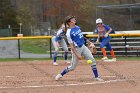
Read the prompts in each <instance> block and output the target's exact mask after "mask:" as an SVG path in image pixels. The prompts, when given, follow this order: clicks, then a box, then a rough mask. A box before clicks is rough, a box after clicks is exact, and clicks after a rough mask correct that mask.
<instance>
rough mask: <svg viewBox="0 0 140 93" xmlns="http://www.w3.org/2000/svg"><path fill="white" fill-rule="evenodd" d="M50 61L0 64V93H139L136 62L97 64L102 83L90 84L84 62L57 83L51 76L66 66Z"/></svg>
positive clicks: (139, 73)
mask: <svg viewBox="0 0 140 93" xmlns="http://www.w3.org/2000/svg"><path fill="white" fill-rule="evenodd" d="M58 63H59V66H53V65H52V61H50V60H47V61H39V60H36V61H17V62H0V93H140V92H139V91H140V61H117V62H102V61H98V62H97V63H98V64H97V67H98V71H99V75H100V77H101V78H103V79H104V81H103V82H97V81H94V78H93V75H92V70H91V67H90V65H89V64H87V63H86V61H85V60H83V61H81V62H79V64H78V66H77V68H76V69H75V70H74V71H71V72H69V73H68V74H66V75H65V76H64V77H63V78H62V79H61V80H60V81H55V79H54V78H55V76H56V75H57V74H58V73H59V72H60V71H61V70H63V69H64V68H65V67H67V66H68V64H66V63H64V61H63V60H60V61H59V62H58Z"/></svg>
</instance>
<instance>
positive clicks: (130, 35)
mask: <svg viewBox="0 0 140 93" xmlns="http://www.w3.org/2000/svg"><path fill="white" fill-rule="evenodd" d="M109 35H110V36H111V37H120V36H128V37H133V36H136V37H139V36H140V34H109ZM97 36H98V35H97V34H88V35H86V37H89V38H90V37H97ZM45 38H46V39H51V38H52V36H22V37H0V40H17V39H45Z"/></svg>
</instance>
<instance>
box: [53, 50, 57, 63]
mask: <svg viewBox="0 0 140 93" xmlns="http://www.w3.org/2000/svg"><path fill="white" fill-rule="evenodd" d="M56 60H57V52H54V57H53V61H54V62H56Z"/></svg>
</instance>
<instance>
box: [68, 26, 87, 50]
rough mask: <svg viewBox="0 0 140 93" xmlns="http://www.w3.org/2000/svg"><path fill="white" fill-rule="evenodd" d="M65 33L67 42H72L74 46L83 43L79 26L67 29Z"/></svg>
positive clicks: (80, 45)
mask: <svg viewBox="0 0 140 93" xmlns="http://www.w3.org/2000/svg"><path fill="white" fill-rule="evenodd" d="M66 35H67V39H68V42H69V43H74V45H75V46H76V47H77V46H78V47H82V45H83V44H85V40H84V37H83V34H82V32H81V30H80V27H78V26H75V27H73V28H70V29H68V30H67V34H66Z"/></svg>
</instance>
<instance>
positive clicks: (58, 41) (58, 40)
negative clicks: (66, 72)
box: [52, 24, 70, 66]
mask: <svg viewBox="0 0 140 93" xmlns="http://www.w3.org/2000/svg"><path fill="white" fill-rule="evenodd" d="M65 36H66V31H65V25H64V24H62V25H61V27H60V29H59V30H58V31H57V33H56V35H55V36H53V37H52V43H53V46H54V48H55V52H54V57H53V58H54V62H53V65H55V66H57V65H58V63H57V62H56V60H57V53H58V50H59V47H60V46H61V47H62V48H63V49H64V51H65V53H64V59H65V62H66V63H70V62H69V61H67V56H68V47H67V44H66V42H65V40H64V37H65Z"/></svg>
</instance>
